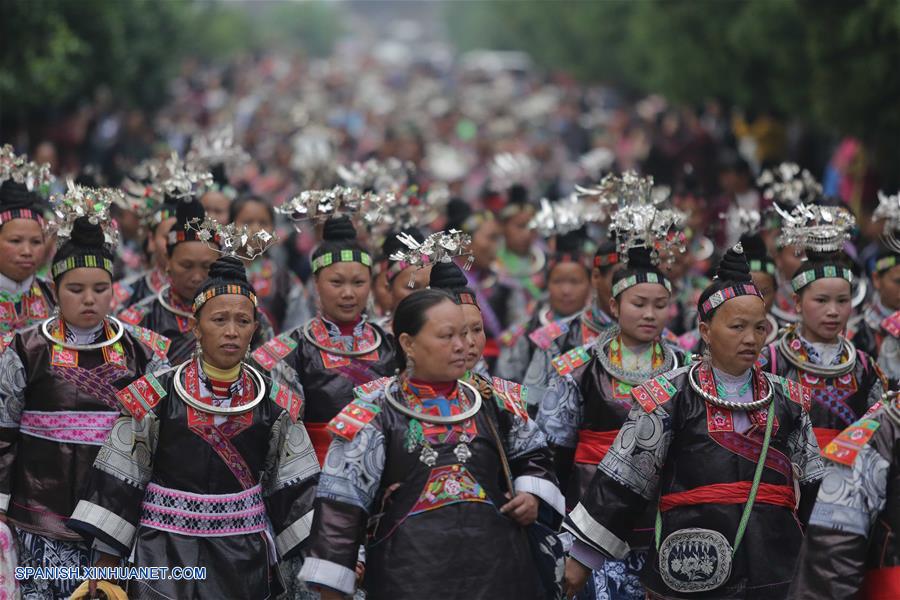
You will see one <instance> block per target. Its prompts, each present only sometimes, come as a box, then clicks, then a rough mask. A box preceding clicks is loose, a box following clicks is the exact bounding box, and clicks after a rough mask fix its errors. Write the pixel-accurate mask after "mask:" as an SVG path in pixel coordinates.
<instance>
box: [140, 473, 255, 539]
mask: <svg viewBox="0 0 900 600" xmlns="http://www.w3.org/2000/svg"><path fill="white" fill-rule="evenodd" d="M268 523H269V520H268V517H267V516H266V506H265V504H264V503H263V498H262V488H261V487H260V486H259V485H258V484H257V485H255V486H253V487H252V488H250V489H248V490H244V491H243V492H239V493H236V494H215V495H212V494H210V495H206V494H193V493H191V492H183V491H181V490H174V489H171V488H166V487H162V486H161V485H157V484H155V483H151V484H149V485H148V486H147V490H146V491H145V492H144V501H143V503H142V504H141V525H143V526H145V527H150V528H152V529H159V530H162V531H169V532H172V533H178V534H181V535H193V536H200V537H221V536H227V535H242V534H246V533H257V532H263V531H266V529H267V527H268Z"/></svg>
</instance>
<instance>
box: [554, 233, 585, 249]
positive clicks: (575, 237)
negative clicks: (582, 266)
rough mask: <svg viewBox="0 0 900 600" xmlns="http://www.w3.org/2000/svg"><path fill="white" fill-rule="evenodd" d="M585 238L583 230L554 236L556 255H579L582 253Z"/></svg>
mask: <svg viewBox="0 0 900 600" xmlns="http://www.w3.org/2000/svg"><path fill="white" fill-rule="evenodd" d="M585 237H586V236H585V231H584V229H583V228H579V229H576V230H575V231H570V232H568V233H563V234H561V235H558V236H556V253H557V254H581V253H582V252H583V251H584V241H585Z"/></svg>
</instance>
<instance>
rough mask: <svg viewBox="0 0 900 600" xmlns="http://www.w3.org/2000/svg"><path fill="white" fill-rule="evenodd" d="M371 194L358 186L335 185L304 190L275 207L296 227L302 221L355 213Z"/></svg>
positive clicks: (367, 200) (361, 207)
mask: <svg viewBox="0 0 900 600" xmlns="http://www.w3.org/2000/svg"><path fill="white" fill-rule="evenodd" d="M372 196H373V195H372V194H370V193H363V192H361V191H360V190H359V189H358V188H354V187H344V186H335V187H333V188H331V189H330V190H306V191H303V192H300V194H298V195H296V196H294V197H293V198H291V199H290V200H288V201H287V202H285V203H284V204H282V205H281V206H278V207H276V208H275V211H276V212H278V213H279V214H282V215H285V216H286V217H287V218H288V219H290V220H291V221H292V222H293V224H294V227H295V228H296V229H298V231H299V227H300V224H301V223H303V222H304V221H315V222H319V221H324V220H325V219H327V218H329V217H332V216H336V215H343V214H352V213H357V212H359V211H360V210H361V209H363V208H364V207H365V206H367V203H368V202H370V201H371V198H372Z"/></svg>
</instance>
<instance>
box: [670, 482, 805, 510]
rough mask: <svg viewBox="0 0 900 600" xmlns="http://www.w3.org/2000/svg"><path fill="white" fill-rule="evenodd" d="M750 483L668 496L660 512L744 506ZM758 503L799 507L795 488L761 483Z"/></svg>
mask: <svg viewBox="0 0 900 600" xmlns="http://www.w3.org/2000/svg"><path fill="white" fill-rule="evenodd" d="M751 486H752V483H751V482H750V481H738V482H735V483H714V484H712V485H701V486H700V487H697V488H694V489H692V490H688V491H686V492H676V493H674V494H666V495H665V496H662V497H661V498H660V499H659V510H660V512H665V511H667V510H671V509H673V508H677V507H679V506H694V505H697V504H743V503H745V502H747V498H748V497H749V495H750V488H751ZM756 502H762V503H763V504H774V505H775V506H784V507H785V508H790V509H791V510H793V509H794V507H795V506H796V505H797V502H796V498H795V496H794V488H793V487H791V486H788V485H774V484H771V483H760V484H759V491H758V492H756Z"/></svg>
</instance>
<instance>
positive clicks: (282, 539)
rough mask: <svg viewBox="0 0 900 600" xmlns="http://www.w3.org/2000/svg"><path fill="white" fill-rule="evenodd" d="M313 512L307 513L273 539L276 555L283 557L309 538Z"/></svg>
mask: <svg viewBox="0 0 900 600" xmlns="http://www.w3.org/2000/svg"><path fill="white" fill-rule="evenodd" d="M312 520H313V511H309V512H308V513H306V514H305V515H303V516H302V517H300V518H299V519H297V520H296V521H294V522H293V523H291V525H290V526H289V527H287V528H286V529H285V530H284V531H282V532H281V533H279V534H278V536H277V537H276V538H275V548H276V549H277V550H278V555H279V556H281V557H284V556H285V555H287V553H288V552H290V551H291V550H293V549H294V548H296V547H297V546H298V545H299V544H300V543H301V542H302V541H303V540H305V539H306V538H307V537H309V531H310V528H311V527H312Z"/></svg>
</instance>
